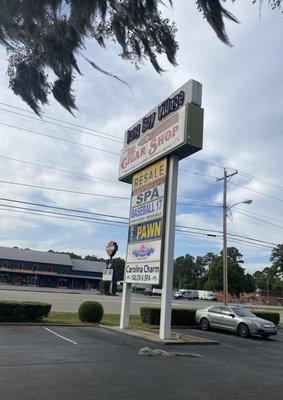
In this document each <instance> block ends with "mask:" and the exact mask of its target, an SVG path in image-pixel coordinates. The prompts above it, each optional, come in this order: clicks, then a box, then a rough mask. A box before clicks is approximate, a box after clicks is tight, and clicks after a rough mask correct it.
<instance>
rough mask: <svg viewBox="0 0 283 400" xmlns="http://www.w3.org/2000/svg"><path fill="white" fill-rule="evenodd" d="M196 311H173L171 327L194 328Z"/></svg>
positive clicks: (193, 309)
mask: <svg viewBox="0 0 283 400" xmlns="http://www.w3.org/2000/svg"><path fill="white" fill-rule="evenodd" d="M195 315H196V309H195V308H192V309H190V310H184V309H173V310H172V320H171V325H173V326H193V325H195V324H196V321H195Z"/></svg>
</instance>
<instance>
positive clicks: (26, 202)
mask: <svg viewBox="0 0 283 400" xmlns="http://www.w3.org/2000/svg"><path fill="white" fill-rule="evenodd" d="M0 200H1V201H9V202H13V203H20V204H29V205H32V206H38V207H44V208H52V209H56V210H62V211H71V212H76V213H80V214H90V215H98V216H100V217H109V218H119V219H123V220H126V221H128V218H127V217H122V216H118V215H112V214H101V213H97V212H92V211H87V210H78V209H76V208H67V207H58V206H51V205H49V204H42V203H33V202H30V201H23V200H15V199H7V198H4V197H0Z"/></svg>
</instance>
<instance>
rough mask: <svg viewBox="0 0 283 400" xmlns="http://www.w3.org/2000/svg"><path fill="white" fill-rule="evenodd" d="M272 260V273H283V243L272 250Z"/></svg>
mask: <svg viewBox="0 0 283 400" xmlns="http://www.w3.org/2000/svg"><path fill="white" fill-rule="evenodd" d="M270 261H272V266H271V269H272V273H273V274H274V275H280V276H282V275H283V244H282V243H281V244H279V245H278V246H277V247H275V248H274V249H273V250H272V253H271V257H270Z"/></svg>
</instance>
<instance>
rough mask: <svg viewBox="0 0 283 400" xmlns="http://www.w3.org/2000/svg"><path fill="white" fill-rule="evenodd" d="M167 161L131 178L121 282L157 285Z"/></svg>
mask: <svg viewBox="0 0 283 400" xmlns="http://www.w3.org/2000/svg"><path fill="white" fill-rule="evenodd" d="M166 176H167V160H166V159H163V160H161V161H158V162H156V163H155V164H153V165H151V166H150V167H148V168H145V169H143V170H141V171H140V172H138V173H136V174H135V175H134V176H133V181H132V199H131V208H130V226H129V232H128V248H127V257H126V267H125V282H128V283H150V284H158V283H159V281H160V266H161V258H162V246H161V240H162V235H163V218H164V195H165V184H166Z"/></svg>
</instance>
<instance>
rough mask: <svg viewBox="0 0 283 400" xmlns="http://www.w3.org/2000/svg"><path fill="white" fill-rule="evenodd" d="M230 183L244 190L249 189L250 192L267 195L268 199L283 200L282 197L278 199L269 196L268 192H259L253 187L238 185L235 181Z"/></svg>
mask: <svg viewBox="0 0 283 400" xmlns="http://www.w3.org/2000/svg"><path fill="white" fill-rule="evenodd" d="M230 184H231V185H234V186H238V187H240V188H243V189H246V190H249V191H251V192H255V193H258V194H261V195H262V196H265V197H269V198H270V199H273V200H278V201H283V199H279V198H278V197H273V196H270V195H269V194H266V193H263V192H260V191H259V190H255V189H251V188H248V187H246V186H242V185H239V184H238V183H235V182H230Z"/></svg>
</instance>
